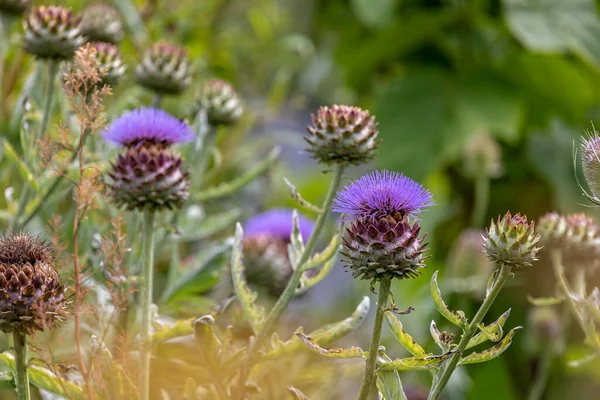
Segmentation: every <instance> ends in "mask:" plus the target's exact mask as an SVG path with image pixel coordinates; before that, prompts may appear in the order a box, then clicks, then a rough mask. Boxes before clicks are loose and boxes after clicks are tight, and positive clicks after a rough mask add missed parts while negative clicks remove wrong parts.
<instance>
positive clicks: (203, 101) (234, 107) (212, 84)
mask: <svg viewBox="0 0 600 400" xmlns="http://www.w3.org/2000/svg"><path fill="white" fill-rule="evenodd" d="M201 110H202V111H204V112H205V113H206V119H207V120H208V123H209V124H210V125H212V126H218V125H225V126H228V125H233V124H235V123H236V122H237V121H238V120H239V119H240V118H241V116H242V114H243V113H244V109H243V107H242V100H241V98H240V95H239V94H238V93H237V92H236V90H235V89H234V87H233V86H232V85H231V84H230V83H228V82H225V81H222V80H220V79H209V80H208V81H206V82H204V83H203V84H202V85H201V86H200V88H199V89H198V91H197V92H196V104H195V107H194V109H193V114H194V116H195V115H196V114H197V113H198V112H199V111H201Z"/></svg>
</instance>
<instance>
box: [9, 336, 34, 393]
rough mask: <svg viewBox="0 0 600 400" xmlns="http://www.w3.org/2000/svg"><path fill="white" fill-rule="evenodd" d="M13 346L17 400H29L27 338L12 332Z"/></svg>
mask: <svg viewBox="0 0 600 400" xmlns="http://www.w3.org/2000/svg"><path fill="white" fill-rule="evenodd" d="M13 346H14V348H15V381H16V384H17V394H18V396H19V400H29V399H30V398H31V397H30V394H29V375H28V374H27V336H26V335H24V334H23V333H20V332H16V331H15V332H13Z"/></svg>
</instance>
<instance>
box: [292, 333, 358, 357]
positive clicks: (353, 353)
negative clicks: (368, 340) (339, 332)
mask: <svg viewBox="0 0 600 400" xmlns="http://www.w3.org/2000/svg"><path fill="white" fill-rule="evenodd" d="M296 336H297V337H298V338H299V339H300V340H301V341H302V343H304V344H305V345H306V346H307V347H308V348H309V349H310V350H312V351H314V352H315V353H317V354H320V355H322V356H325V357H329V358H366V357H367V352H366V351H363V350H362V349H361V348H359V347H350V348H349V349H342V348H339V347H324V346H321V345H320V344H319V343H317V341H316V340H315V339H313V338H311V337H308V336H306V335H305V334H303V333H301V332H296Z"/></svg>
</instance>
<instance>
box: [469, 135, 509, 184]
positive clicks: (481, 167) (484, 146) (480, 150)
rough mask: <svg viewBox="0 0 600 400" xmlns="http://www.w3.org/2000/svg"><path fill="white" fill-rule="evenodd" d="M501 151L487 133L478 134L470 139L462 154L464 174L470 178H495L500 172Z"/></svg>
mask: <svg viewBox="0 0 600 400" xmlns="http://www.w3.org/2000/svg"><path fill="white" fill-rule="evenodd" d="M501 161H502V151H501V149H500V146H499V145H498V142H496V141H495V140H494V139H493V138H492V137H491V136H490V135H489V134H488V133H480V134H478V135H476V136H475V137H473V138H471V140H469V142H468V143H467V146H466V147H465V151H464V154H463V168H464V171H465V174H466V175H467V176H469V177H471V178H477V177H479V176H485V177H489V178H493V177H497V176H498V175H500V172H501V170H502V164H501Z"/></svg>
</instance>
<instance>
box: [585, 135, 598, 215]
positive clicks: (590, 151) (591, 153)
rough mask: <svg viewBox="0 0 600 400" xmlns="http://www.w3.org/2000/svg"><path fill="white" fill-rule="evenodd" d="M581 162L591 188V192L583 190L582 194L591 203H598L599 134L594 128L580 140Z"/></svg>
mask: <svg viewBox="0 0 600 400" xmlns="http://www.w3.org/2000/svg"><path fill="white" fill-rule="evenodd" d="M581 164H582V166H583V175H584V176H585V180H586V181H587V183H588V186H589V188H590V190H591V192H592V193H591V194H588V193H587V192H585V191H584V195H585V196H586V197H587V198H588V199H589V200H590V201H592V202H593V203H596V204H598V205H600V135H598V132H597V131H596V130H595V129H594V131H593V133H590V134H589V135H588V137H587V139H586V138H583V139H582V142H581Z"/></svg>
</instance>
